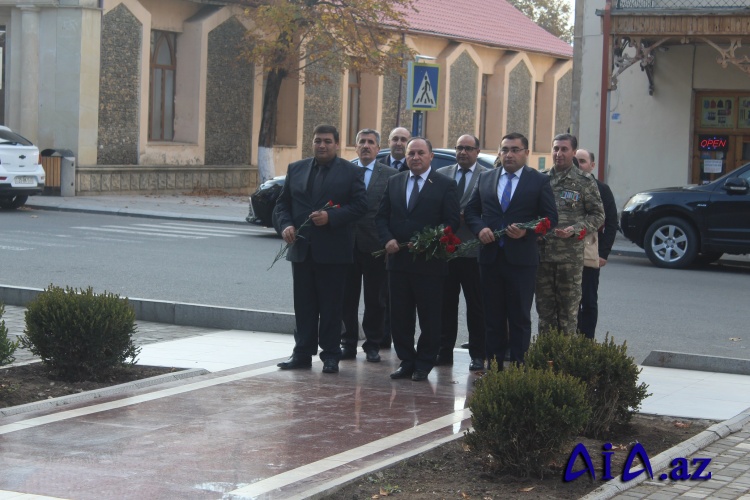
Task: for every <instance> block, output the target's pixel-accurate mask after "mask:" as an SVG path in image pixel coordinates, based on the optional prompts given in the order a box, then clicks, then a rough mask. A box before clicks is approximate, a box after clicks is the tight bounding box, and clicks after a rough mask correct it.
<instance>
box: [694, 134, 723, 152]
mask: <svg viewBox="0 0 750 500" xmlns="http://www.w3.org/2000/svg"><path fill="white" fill-rule="evenodd" d="M698 140H699V141H700V143H699V145H698V149H700V150H701V151H726V150H727V149H728V148H729V136H728V135H701V136H698Z"/></svg>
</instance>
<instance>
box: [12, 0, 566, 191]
mask: <svg viewBox="0 0 750 500" xmlns="http://www.w3.org/2000/svg"><path fill="white" fill-rule="evenodd" d="M461 3H462V5H460V6H459V7H461V11H462V12H463V14H462V15H461V16H455V15H454V14H455V12H456V8H457V7H456V5H455V4H453V5H448V3H447V2H441V1H440V0H420V1H419V2H418V5H417V7H418V9H419V13H414V14H410V16H411V17H410V18H409V23H410V27H411V30H410V31H409V33H407V34H406V41H407V43H408V44H409V45H410V46H411V47H412V48H414V49H415V50H416V51H417V53H419V54H420V55H423V56H427V57H430V58H434V61H432V62H434V63H436V64H438V65H440V67H441V73H440V75H441V76H440V88H441V90H440V93H439V94H438V96H437V98H438V101H439V107H438V110H437V111H429V112H427V113H426V121H425V122H426V127H425V133H426V135H427V137H429V138H430V139H431V140H432V142H433V144H434V145H435V146H436V147H441V146H447V147H452V146H453V145H454V144H455V140H456V139H457V137H458V136H460V135H461V134H464V133H473V134H475V135H478V136H480V137H481V138H482V147H483V149H485V150H487V151H491V152H493V151H496V150H497V147H498V145H499V143H500V138H501V137H502V135H503V134H505V133H508V132H514V131H518V132H522V133H524V134H525V135H527V136H528V137H529V138H530V141H531V145H532V160H531V161H532V162H533V166H539V165H542V164H544V163H545V161H546V160H547V158H548V154H549V150H550V146H551V140H552V136H553V135H554V134H555V133H558V132H562V131H565V130H567V129H568V128H569V125H570V121H571V116H570V97H571V89H572V81H573V78H572V61H571V59H572V48H571V47H570V46H569V45H567V44H565V43H564V42H562V41H560V40H559V39H557V38H555V37H554V36H552V35H549V34H548V33H546V32H545V31H544V30H542V29H541V28H539V27H537V26H536V25H535V24H534V23H532V22H531V21H530V20H528V19H527V18H525V17H524V16H523V15H522V14H521V13H520V12H518V11H517V10H516V9H514V8H513V7H511V6H510V5H509V4H507V3H506V2H505V1H504V0H489V1H480V0H462V2H461ZM464 14H465V15H464ZM456 17H460V18H461V21H456ZM431 19H438V21H437V22H434V21H430V20H431ZM463 19H473V20H472V21H470V22H467V21H464V20H463ZM462 23H463V24H462ZM0 25H3V26H4V27H5V32H6V37H5V46H4V51H3V52H4V56H5V57H4V82H3V90H4V97H5V101H4V109H3V113H2V116H3V119H4V123H5V124H6V125H8V126H9V127H11V128H12V129H14V130H15V131H17V132H19V133H20V134H22V135H24V136H26V137H28V138H29V139H30V140H32V141H34V142H35V143H36V144H37V145H39V147H40V149H42V150H45V149H66V150H70V151H72V152H73V153H74V154H75V156H76V160H77V166H76V192H77V193H79V194H97V193H102V194H104V193H108V194H111V193H117V192H120V193H132V192H142V191H182V192H185V191H195V190H204V189H219V190H225V191H229V192H247V191H249V190H251V189H253V188H254V186H255V184H256V183H257V181H258V174H257V169H256V168H255V167H254V165H256V164H257V161H258V156H257V155H258V152H257V147H256V146H257V141H258V134H259V127H260V113H261V108H262V98H263V76H264V75H263V73H262V69H261V68H260V67H258V66H256V65H254V64H252V63H248V62H246V61H244V60H243V59H242V58H241V51H242V45H243V40H244V34H245V33H246V32H247V30H252V29H253V20H252V15H251V14H250V15H247V14H246V12H245V10H244V9H243V8H242V7H241V6H240V5H239V2H236V1H213V0H212V1H207V0H27V1H24V2H23V3H20V2H17V1H8V0H0ZM446 26H449V27H446ZM315 71H327V69H326V68H317V69H315ZM328 76H329V81H333V82H334V83H333V84H331V83H327V84H324V85H323V84H321V85H301V84H300V83H299V82H298V81H297V80H294V79H289V80H287V81H285V82H284V84H283V85H282V89H281V97H280V99H279V106H278V113H279V117H280V118H279V120H278V126H277V131H276V132H277V133H276V143H275V145H274V149H273V160H274V164H275V165H276V169H275V173H276V174H277V175H280V174H283V173H284V172H285V168H286V165H287V164H288V163H289V162H291V161H294V160H297V159H299V158H301V157H303V156H306V155H309V154H310V153H311V149H310V145H311V142H312V140H311V139H312V138H311V133H312V129H313V127H314V125H316V124H318V123H323V122H326V123H332V124H335V125H337V126H338V127H339V129H340V130H341V131H342V138H341V139H342V156H343V157H347V158H348V157H354V156H355V153H354V135H355V134H356V131H357V130H358V129H361V128H376V129H379V130H381V131H382V132H383V135H384V136H385V138H386V140H384V145H385V144H386V143H387V135H388V131H389V130H390V129H392V128H393V127H395V126H397V125H401V126H406V127H407V128H410V126H411V112H407V111H406V102H405V94H406V93H405V86H406V82H405V79H404V78H402V77H400V76H399V75H386V76H376V75H368V74H358V73H351V74H350V73H344V74H330V75H328Z"/></svg>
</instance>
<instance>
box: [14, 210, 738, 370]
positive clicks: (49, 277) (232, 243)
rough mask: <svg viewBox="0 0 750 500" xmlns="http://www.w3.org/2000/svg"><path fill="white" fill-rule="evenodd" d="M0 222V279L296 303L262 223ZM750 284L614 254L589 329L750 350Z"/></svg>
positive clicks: (281, 305) (733, 272)
mask: <svg viewBox="0 0 750 500" xmlns="http://www.w3.org/2000/svg"><path fill="white" fill-rule="evenodd" d="M0 224H2V228H3V229H2V236H1V237H0V269H1V271H0V284H4V285H12V286H23V287H33V288H45V287H46V286H48V285H49V284H50V283H54V284H55V285H58V286H72V287H77V288H85V287H88V286H92V287H93V288H94V290H95V291H97V292H102V291H105V290H106V291H109V292H114V293H117V294H120V295H121V296H126V297H134V298H144V299H153V300H165V301H176V302H188V303H198V304H210V305H218V306H225V307H240V308H249V309H260V310H269V311H282V312H292V311H293V305H292V281H291V266H290V264H289V263H288V262H286V261H285V260H282V261H279V262H277V263H276V265H275V266H274V267H273V268H272V269H271V270H268V266H270V264H271V262H272V261H273V258H274V256H275V255H276V253H277V252H278V251H279V249H280V248H281V245H282V242H281V239H279V238H278V237H277V236H276V235H275V233H274V232H273V231H272V230H270V229H263V228H256V227H254V226H249V225H240V224H222V223H209V222H200V223H199V222H188V221H179V220H178V221H175V220H166V219H149V218H140V217H123V216H114V215H99V214H86V213H74V212H54V211H42V210H19V211H16V212H1V213H0ZM749 284H750V268H748V267H741V266H737V267H729V266H716V265H714V266H711V267H709V268H706V269H694V270H679V271H675V270H665V269H659V268H656V267H654V266H653V265H651V264H650V263H649V262H648V260H647V259H646V258H645V256H644V257H643V258H637V257H623V256H617V255H612V256H611V258H610V262H609V264H608V265H607V266H606V267H605V268H603V269H602V273H601V285H600V289H599V326H598V329H597V338H599V339H600V340H601V339H603V337H604V334H605V333H606V332H610V334H611V335H613V336H614V337H615V340H616V341H617V342H618V343H620V342H622V341H627V343H628V350H629V353H630V354H631V355H632V356H633V357H634V358H635V360H636V361H637V362H639V363H640V362H642V361H643V360H644V359H645V357H646V356H647V355H648V353H649V352H650V351H651V350H653V349H658V350H665V351H675V352H688V353H700V354H708V355H713V356H722V357H735V358H743V359H750V328H749V327H748V326H747V321H746V320H745V317H746V309H745V308H746V307H747V304H748V303H750V301H749V300H748V299H750V291H748V290H750V287H749V286H748V285H749ZM462 302H463V301H462ZM462 308H463V303H462ZM535 316H536V315H535V314H534V326H533V328H536V317H535ZM461 317H463V312H462V315H461ZM466 338H467V335H466V328H465V325H464V324H461V325H460V332H459V340H458V343H459V344H460V343H461V342H465V341H466Z"/></svg>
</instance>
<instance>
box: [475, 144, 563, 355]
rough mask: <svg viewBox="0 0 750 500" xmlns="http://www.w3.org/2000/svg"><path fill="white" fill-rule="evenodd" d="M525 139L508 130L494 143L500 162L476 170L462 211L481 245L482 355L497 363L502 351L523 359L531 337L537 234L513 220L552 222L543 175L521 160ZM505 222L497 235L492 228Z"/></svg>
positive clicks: (552, 202)
mask: <svg viewBox="0 0 750 500" xmlns="http://www.w3.org/2000/svg"><path fill="white" fill-rule="evenodd" d="M528 155H529V141H528V139H526V137H524V136H523V135H521V134H518V133H512V134H508V135H506V136H505V137H503V139H502V142H501V143H500V156H501V157H502V167H498V168H496V169H495V170H491V171H489V172H485V173H483V174H481V175H480V176H479V183H478V186H477V187H476V189H474V192H473V193H472V196H471V200H470V201H469V204H468V205H467V206H466V210H465V212H464V217H465V220H466V224H467V225H468V226H469V229H471V231H472V233H474V234H476V235H477V237H478V238H479V240H480V241H481V242H482V243H484V246H483V247H482V249H481V250H480V251H479V270H480V275H481V280H482V292H483V293H482V298H483V300H484V312H485V323H486V325H487V328H486V330H485V335H486V338H487V341H486V347H487V359H488V361H491V360H493V359H495V360H497V363H498V367H499V368H500V369H502V366H503V361H504V359H505V351H506V349H508V348H510V360H511V362H516V363H523V357H524V354H525V353H526V351H527V350H528V348H529V344H530V342H531V305H532V302H533V300H534V289H535V286H536V271H537V267H538V266H539V253H538V251H537V234H535V233H534V231H533V230H525V229H520V228H518V227H517V226H516V225H515V223H522V222H529V221H532V220H535V219H538V218H541V217H547V218H548V219H549V220H550V223H551V225H552V226H553V227H554V226H555V225H556V224H557V208H556V207H555V200H554V198H553V197H552V189H551V188H550V183H549V178H548V177H547V176H545V175H542V174H541V173H539V172H538V171H536V170H534V169H532V168H529V167H528V166H526V160H527V158H528ZM502 228H506V233H505V235H503V236H502V237H501V238H500V239H499V240H497V239H496V238H495V235H494V234H493V231H495V230H497V229H502Z"/></svg>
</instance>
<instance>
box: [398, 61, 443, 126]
mask: <svg viewBox="0 0 750 500" xmlns="http://www.w3.org/2000/svg"><path fill="white" fill-rule="evenodd" d="M439 82H440V66H439V65H437V64H427V63H420V62H410V63H409V68H408V73H407V86H406V88H407V94H406V109H407V110H412V111H414V115H413V117H412V130H411V134H412V136H414V137H422V136H423V134H424V114H423V112H424V111H435V110H437V109H438V85H439Z"/></svg>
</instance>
